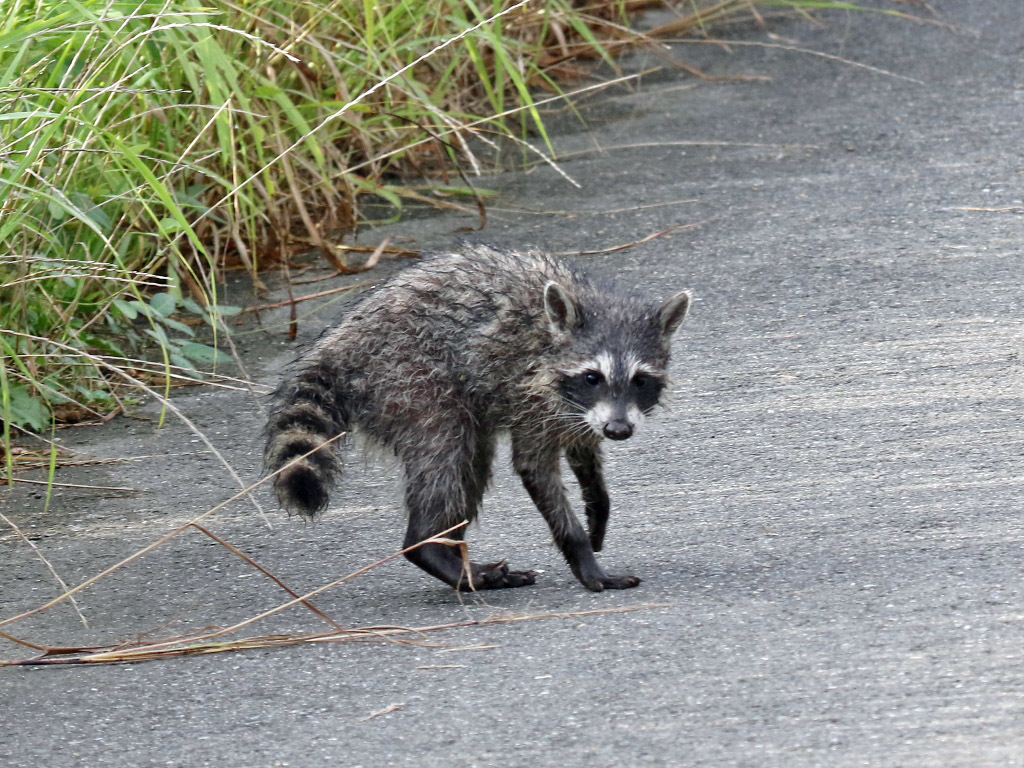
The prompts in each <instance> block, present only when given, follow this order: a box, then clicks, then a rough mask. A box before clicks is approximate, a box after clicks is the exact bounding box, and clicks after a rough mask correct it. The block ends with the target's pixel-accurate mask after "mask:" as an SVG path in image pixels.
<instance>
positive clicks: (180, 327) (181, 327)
mask: <svg viewBox="0 0 1024 768" xmlns="http://www.w3.org/2000/svg"><path fill="white" fill-rule="evenodd" d="M161 322H162V323H163V324H164V325H166V326H167V327H168V328H173V329H174V330H176V331H178V332H180V333H184V334H185V335H186V336H195V335H196V332H195V331H194V330H192V329H191V328H189V327H188V326H187V325H185V324H184V323H179V322H178V321H177V320H172V319H171V318H169V317H164V318H161Z"/></svg>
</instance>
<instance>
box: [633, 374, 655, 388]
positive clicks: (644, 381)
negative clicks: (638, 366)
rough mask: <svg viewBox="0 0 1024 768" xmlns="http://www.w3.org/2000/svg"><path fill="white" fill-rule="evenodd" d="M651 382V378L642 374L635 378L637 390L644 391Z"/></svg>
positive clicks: (634, 382)
mask: <svg viewBox="0 0 1024 768" xmlns="http://www.w3.org/2000/svg"><path fill="white" fill-rule="evenodd" d="M650 382H651V377H650V376H645V375H644V374H642V373H638V374H637V375H636V376H634V377H633V386H634V387H636V388H637V389H643V388H644V387H646V386H647V385H648V384H649V383H650Z"/></svg>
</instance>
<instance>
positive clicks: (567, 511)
mask: <svg viewBox="0 0 1024 768" xmlns="http://www.w3.org/2000/svg"><path fill="white" fill-rule="evenodd" d="M524 446H529V441H528V440H526V439H524V440H516V438H515V437H514V436H513V438H512V462H513V465H514V466H515V469H516V472H518V473H519V476H520V477H521V478H522V480H523V485H524V486H525V487H526V491H527V493H529V494H530V498H531V499H533V503H534V504H536V505H537V509H539V510H540V513H541V514H542V515H543V516H544V519H545V520H546V521H547V523H548V527H549V528H551V534H552V536H554V539H555V543H556V544H557V545H558V548H559V549H561V550H562V554H563V555H564V556H565V560H566V562H567V563H568V564H569V567H570V568H571V569H572V572H573V574H574V575H575V576H576V578H577V579H579V580H580V581H581V582H582V583H583V586H585V587H586V588H587V589H589V590H592V591H594V592H601V591H602V590H605V589H629V588H630V587H635V586H636V585H637V584H639V583H640V579H638V578H637V577H636V576H616V575H612V574H608V573H605V572H604V570H603V569H602V568H601V566H600V565H598V562H597V558H596V557H594V548H593V547H592V546H591V543H590V537H589V536H588V535H587V532H586V530H584V528H583V526H582V525H581V524H580V521H579V519H578V518H577V517H576V515H575V514H573V511H572V507H571V506H570V504H569V499H568V497H567V495H566V492H565V486H564V485H563V483H562V475H561V472H560V471H559V467H558V449H557V448H556V447H553V446H547V447H535V446H529V447H524Z"/></svg>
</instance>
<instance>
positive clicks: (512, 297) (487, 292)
mask: <svg viewBox="0 0 1024 768" xmlns="http://www.w3.org/2000/svg"><path fill="white" fill-rule="evenodd" d="M551 280H555V281H557V282H559V283H561V284H564V285H574V284H576V283H578V281H579V280H580V278H579V277H578V276H577V275H576V274H575V273H573V272H572V271H571V270H569V269H568V268H567V267H565V266H564V265H562V264H560V263H558V262H555V261H553V260H552V259H550V258H548V257H546V256H543V255H541V254H535V253H525V254H523V253H517V252H512V251H500V250H497V249H494V248H491V247H488V246H479V245H474V246H467V247H466V248H465V249H464V250H463V251H461V252H458V253H452V254H444V255H441V256H436V257H433V258H430V259H427V260H426V261H424V262H423V263H422V264H420V265H417V266H415V267H412V268H410V269H407V270H404V271H403V272H401V273H400V274H399V275H397V276H395V277H394V278H392V279H391V280H389V281H388V282H387V283H385V284H384V285H383V286H381V287H380V288H379V289H378V290H376V291H375V292H374V293H372V294H370V295H369V296H367V297H366V298H365V299H363V301H361V302H360V303H359V304H357V305H356V306H355V307H354V308H353V310H352V311H351V312H350V313H349V315H348V316H347V317H346V318H345V319H344V320H343V321H342V322H341V323H340V324H339V325H338V327H337V328H335V329H334V330H333V331H331V332H329V333H328V334H327V335H326V336H325V337H324V339H323V340H322V341H321V343H320V344H319V346H318V350H319V352H320V353H321V354H327V355H330V356H331V357H332V359H334V360H335V361H336V362H339V363H342V367H343V368H348V369H350V370H353V371H359V372H361V373H365V374H367V375H369V374H370V371H374V373H375V374H376V375H380V373H381V372H382V371H381V369H382V368H385V367H386V368H388V369H397V371H398V374H399V375H400V376H413V377H416V376H417V375H423V374H437V373H442V372H450V373H451V374H453V375H456V376H460V377H463V378H464V379H472V378H475V377H478V376H480V375H481V374H482V373H483V374H485V375H486V372H487V371H489V370H490V369H492V368H499V369H502V370H504V372H505V375H506V376H509V375H512V374H513V371H514V369H516V368H520V367H522V365H524V364H527V363H528V362H529V360H528V358H530V357H531V356H535V355H537V354H540V353H541V351H542V348H543V347H544V346H545V344H546V343H547V342H548V341H549V333H548V331H547V324H546V322H545V321H544V306H543V295H544V287H545V285H546V284H547V283H548V282H549V281H551ZM389 378H390V377H389Z"/></svg>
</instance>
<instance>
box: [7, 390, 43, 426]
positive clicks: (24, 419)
mask: <svg viewBox="0 0 1024 768" xmlns="http://www.w3.org/2000/svg"><path fill="white" fill-rule="evenodd" d="M8 391H9V393H10V396H11V421H13V422H14V423H15V424H20V425H22V426H28V427H31V428H32V429H33V430H35V431H36V432H41V431H43V430H44V429H46V427H47V426H49V424H50V409H49V408H48V407H47V405H46V403H45V402H44V401H43V400H42V399H41V398H38V397H33V396H32V394H31V393H30V392H29V389H28V387H26V386H25V385H24V384H14V383H12V384H11V385H10V388H9V390H8Z"/></svg>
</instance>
